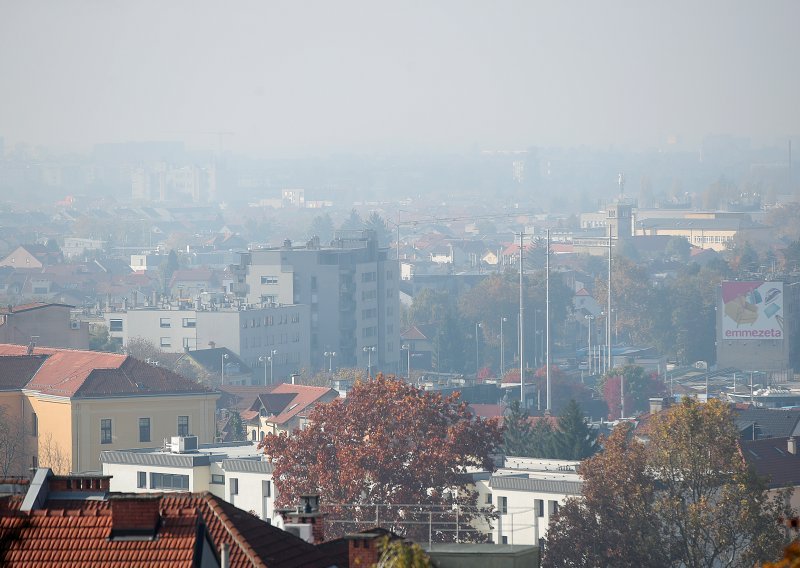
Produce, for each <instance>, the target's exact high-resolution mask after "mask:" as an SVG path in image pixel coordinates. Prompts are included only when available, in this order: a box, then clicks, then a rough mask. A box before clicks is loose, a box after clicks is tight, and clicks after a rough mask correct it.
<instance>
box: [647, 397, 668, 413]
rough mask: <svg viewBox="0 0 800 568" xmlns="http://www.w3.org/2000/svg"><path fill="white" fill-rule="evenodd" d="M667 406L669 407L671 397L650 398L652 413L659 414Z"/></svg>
mask: <svg viewBox="0 0 800 568" xmlns="http://www.w3.org/2000/svg"><path fill="white" fill-rule="evenodd" d="M665 408H669V399H668V398H662V397H656V398H651V399H650V414H658V413H659V412H661V411H662V410H664V409H665Z"/></svg>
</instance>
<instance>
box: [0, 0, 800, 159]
mask: <svg viewBox="0 0 800 568" xmlns="http://www.w3.org/2000/svg"><path fill="white" fill-rule="evenodd" d="M798 25H800V2H798V1H797V0H783V1H771V0H759V1H753V0H701V1H698V0H686V1H684V0H680V1H674V0H673V1H666V0H664V1H660V2H651V1H644V0H627V1H616V0H613V1H612V0H592V1H584V2H578V1H569V0H548V1H538V0H527V1H518V2H513V1H502V0H491V1H489V0H486V1H482V2H476V1H467V0H455V1H437V0H423V1H413V0H398V1H394V2H382V1H375V0H372V1H368V0H365V1H363V2H355V1H351V0H321V1H313V2H312V1H302V0H282V1H273V0H257V1H239V0H237V1H232V2H224V1H220V0H214V1H208V0H187V1H176V0H158V1H141V0H134V1H131V0H125V1H115V0H95V1H77V0H76V1H68V2H67V1H64V0H48V1H44V0H41V1H40V0H30V1H27V0H0V136H5V138H6V142H7V144H13V143H16V142H19V141H27V142H30V143H36V144H47V145H55V146H57V147H60V148H64V149H66V148H75V149H86V148H88V147H90V145H91V144H93V143H95V142H105V141H127V140H165V139H169V140H175V139H185V140H187V141H189V142H190V143H192V144H197V145H205V146H208V147H216V145H217V141H218V137H217V136H216V135H214V134H210V132H216V131H226V132H232V133H233V134H232V135H227V136H225V139H224V143H225V146H226V149H232V150H237V151H246V152H248V153H253V154H258V155H269V154H271V153H276V152H279V153H283V152H298V153H303V152H308V151H313V152H337V151H365V150H366V151H369V150H376V151H395V150H401V151H408V150H414V149H419V150H434V151H450V150H455V151H459V150H464V149H469V148H524V147H527V146H530V145H549V144H558V145H579V144H587V145H600V146H607V145H610V144H614V145H623V146H629V147H640V146H656V145H658V146H660V145H663V142H664V140H666V139H667V137H668V136H671V135H677V136H679V137H680V139H681V140H682V141H683V143H684V144H686V145H688V146H692V145H696V144H697V143H698V141H699V140H700V138H701V137H702V136H703V135H705V134H709V133H711V134H718V133H732V134H736V135H742V136H750V137H753V138H754V139H755V140H756V141H768V142H771V141H774V140H776V139H777V138H779V137H784V136H788V135H792V134H798V133H800V110H799V108H798V105H799V104H800V28H798Z"/></svg>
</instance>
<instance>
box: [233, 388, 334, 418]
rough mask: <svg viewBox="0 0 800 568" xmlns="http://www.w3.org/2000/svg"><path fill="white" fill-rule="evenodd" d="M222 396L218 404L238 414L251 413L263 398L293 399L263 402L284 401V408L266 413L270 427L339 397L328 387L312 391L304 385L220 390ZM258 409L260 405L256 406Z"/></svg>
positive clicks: (312, 389) (273, 409) (271, 409)
mask: <svg viewBox="0 0 800 568" xmlns="http://www.w3.org/2000/svg"><path fill="white" fill-rule="evenodd" d="M220 390H222V392H223V396H222V398H221V399H220V402H219V404H220V405H221V406H222V407H225V408H236V409H238V410H239V413H240V414H242V417H243V418H244V414H243V412H245V411H248V410H255V409H256V408H255V406H257V405H256V401H257V399H258V398H259V397H261V396H264V395H293V396H292V397H291V398H290V397H288V396H282V397H275V396H272V397H269V396H267V397H266V398H267V399H268V400H269V401H270V402H277V401H279V400H280V401H286V406H284V407H283V408H280V409H276V408H275V407H274V406H272V405H270V406H272V408H270V409H268V410H270V411H271V412H272V415H271V416H270V417H269V419H268V420H269V421H270V422H272V423H274V424H284V423H286V422H288V421H289V420H291V419H292V418H294V417H295V416H297V415H299V414H304V413H307V412H308V411H309V410H310V409H311V408H312V407H313V406H314V405H315V404H317V403H319V402H329V401H331V400H334V399H335V398H338V396H339V393H338V392H336V391H335V390H334V389H331V388H328V387H312V386H307V385H293V384H290V383H280V384H277V385H274V386H270V387H229V386H223V387H221V389H220ZM258 406H259V407H260V404H259V405H258Z"/></svg>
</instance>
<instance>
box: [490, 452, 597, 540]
mask: <svg viewBox="0 0 800 568" xmlns="http://www.w3.org/2000/svg"><path fill="white" fill-rule="evenodd" d="M579 464H580V462H579V461H566V460H545V459H537V458H518V457H506V458H505V463H504V465H503V467H502V468H499V469H498V470H497V471H495V472H494V473H493V474H492V475H491V476H488V475H487V476H485V477H486V478H485V479H483V478H478V479H476V481H475V484H476V487H477V489H478V493H479V495H478V503H479V504H485V505H486V506H488V505H494V507H495V510H496V511H497V512H498V514H499V516H498V518H497V520H496V521H494V524H493V528H492V529H491V535H492V540H493V541H494V542H496V543H498V544H514V545H518V544H533V545H538V544H539V540H540V539H542V538H545V537H546V535H547V527H548V525H549V524H550V518H551V517H552V516H553V515H554V514H555V513H556V512H558V508H559V507H560V506H561V505H563V504H564V502H565V501H566V500H567V498H568V497H578V496H580V494H581V487H582V485H583V481H582V479H581V477H580V475H579V474H578V472H577V468H578V465H579Z"/></svg>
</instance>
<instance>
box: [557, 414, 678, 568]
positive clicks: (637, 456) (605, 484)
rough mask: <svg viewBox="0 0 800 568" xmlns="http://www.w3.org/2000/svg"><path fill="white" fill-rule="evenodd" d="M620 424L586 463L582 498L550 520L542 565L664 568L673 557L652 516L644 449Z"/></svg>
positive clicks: (652, 490)
mask: <svg viewBox="0 0 800 568" xmlns="http://www.w3.org/2000/svg"><path fill="white" fill-rule="evenodd" d="M631 430H632V428H631V426H630V425H629V424H621V425H620V426H618V427H617V428H616V429H614V431H613V432H612V433H611V435H610V436H609V437H608V438H606V439H605V440H603V441H602V444H601V445H602V446H603V451H602V452H600V453H598V454H596V455H594V456H593V457H591V458H589V459H588V460H586V461H585V462H583V464H581V474H582V476H583V487H582V497H581V498H579V499H568V500H567V502H566V503H565V504H564V506H562V507H561V508H560V509H559V512H558V515H557V516H556V517H555V518H554V519H553V520H551V522H550V527H549V528H548V531H547V544H546V546H545V549H544V550H545V555H544V562H543V566H546V567H551V566H552V567H563V566H569V567H575V568H577V567H581V568H595V567H598V566H614V567H619V568H663V567H665V566H669V565H670V563H669V562H668V556H667V554H665V552H664V550H663V547H662V546H661V545H660V543H659V532H660V526H659V522H658V519H657V518H656V517H655V516H654V515H653V514H652V509H653V506H652V503H653V499H654V498H655V488H654V486H653V484H652V482H651V479H650V478H649V477H648V474H647V459H646V455H645V447H644V445H643V444H641V443H640V442H638V441H636V440H635V439H633V438H632V437H631V436H630V434H631Z"/></svg>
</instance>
